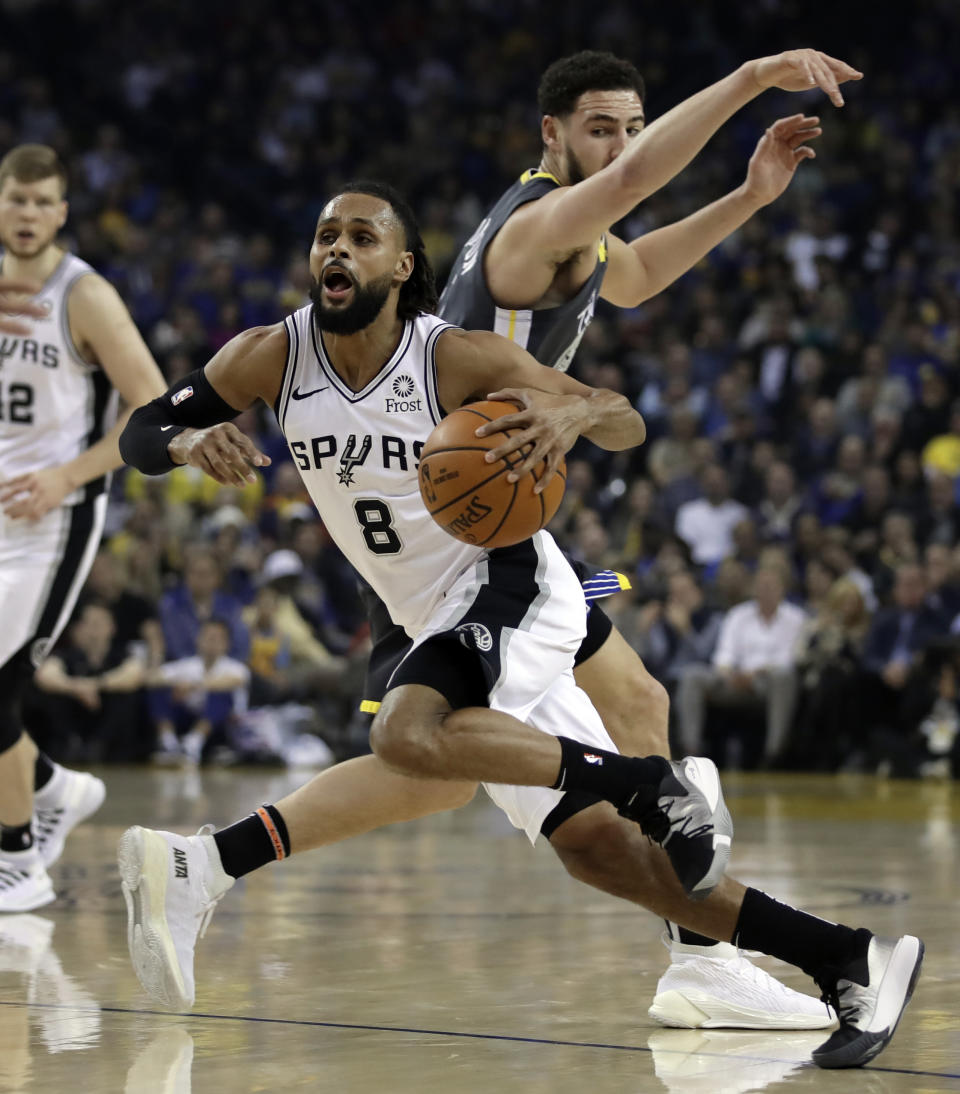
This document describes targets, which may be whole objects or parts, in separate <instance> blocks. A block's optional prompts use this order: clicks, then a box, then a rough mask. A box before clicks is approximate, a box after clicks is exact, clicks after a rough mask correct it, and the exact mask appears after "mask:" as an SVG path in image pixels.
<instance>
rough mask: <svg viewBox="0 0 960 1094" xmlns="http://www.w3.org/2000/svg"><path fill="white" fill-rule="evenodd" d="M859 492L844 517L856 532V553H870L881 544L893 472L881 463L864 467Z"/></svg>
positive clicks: (854, 550)
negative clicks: (881, 529)
mask: <svg viewBox="0 0 960 1094" xmlns="http://www.w3.org/2000/svg"><path fill="white" fill-rule="evenodd" d="M860 484H861V488H860V492H859V496H858V497H857V498H856V500H855V501H854V504H853V507H852V509H851V510H850V512H849V513H848V514H847V516H846V518H845V519H844V524H845V525H846V527H847V528H849V529H850V531H851V532H852V534H853V540H852V548H853V552H854V554H856V555H858V556H864V557H869V556H872V555H875V554H876V553H877V549H878V548H879V546H880V526H881V525H882V523H883V518H884V515H885V514H886V513H887V511H888V510H889V509H890V473H889V471H887V469H886V468H885V467H883V466H881V465H878V464H874V465H872V466H870V467H865V468H864V469H863V474H862V475H861V477H860Z"/></svg>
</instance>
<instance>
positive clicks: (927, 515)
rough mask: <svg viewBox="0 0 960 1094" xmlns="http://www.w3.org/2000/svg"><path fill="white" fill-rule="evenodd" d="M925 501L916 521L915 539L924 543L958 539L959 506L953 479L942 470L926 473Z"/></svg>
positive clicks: (959, 533) (950, 543)
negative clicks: (924, 505)
mask: <svg viewBox="0 0 960 1094" xmlns="http://www.w3.org/2000/svg"><path fill="white" fill-rule="evenodd" d="M926 502H927V504H926V507H925V509H924V511H923V512H922V514H921V516H920V519H919V520H918V521H917V540H918V541H919V542H920V543H921V544H924V545H926V544H928V543H945V544H948V545H952V544H954V543H957V542H958V541H960V506H958V505H957V499H956V491H955V488H954V480H953V479H952V478H951V477H950V476H949V475H947V474H945V473H944V472H943V471H931V472H930V473H929V474H928V475H927V497H926Z"/></svg>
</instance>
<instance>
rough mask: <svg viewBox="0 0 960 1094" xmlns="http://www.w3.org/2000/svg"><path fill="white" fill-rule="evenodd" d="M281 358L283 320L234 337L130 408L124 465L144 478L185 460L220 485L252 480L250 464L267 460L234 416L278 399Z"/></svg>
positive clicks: (124, 436)
mask: <svg viewBox="0 0 960 1094" xmlns="http://www.w3.org/2000/svg"><path fill="white" fill-rule="evenodd" d="M286 359H287V334H286V331H285V329H284V327H283V326H282V324H278V325H276V326H273V327H255V328H254V329H252V330H248V331H244V332H243V333H242V334H238V335H237V336H236V338H233V339H231V340H230V341H229V342H228V343H227V344H226V345H225V346H224V347H223V348H222V349H221V350H220V351H219V352H218V353H217V354H216V355H215V356H214V357H213V358H212V359H211V360H210V361H209V362H208V364H207V365H206V367H205V368H202V369H197V371H196V372H192V373H191V374H190V375H189V376H185V377H183V379H182V380H178V381H177V382H176V383H175V384H173V385H171V387H170V388H169V389H168V390H167V391H166V393H165V394H163V395H161V396H160V397H159V398H157V399H154V400H153V401H152V402H150V403H148V404H147V405H146V406H142V407H140V408H139V409H138V410H136V411H134V413H133V414H132V415H131V418H130V421H129V422H128V423H127V427H126V429H124V431H123V434H122V435H121V437H120V452H121V455H122V456H123V459H124V462H125V463H128V464H129V465H130V466H131V467H136V468H137V469H138V470H139V471H142V472H143V473H144V474H145V475H162V474H164V473H165V472H167V471H171V470H172V469H173V468H174V467H178V466H182V465H184V464H190V465H191V466H192V467H198V468H199V469H200V470H201V471H203V472H204V473H205V474H207V475H209V476H210V477H211V478H212V479H215V480H216V481H217V482H219V483H223V485H224V486H245V485H246V484H247V483H248V482H255V481H256V474H255V473H254V471H253V468H255V467H267V466H269V464H270V458H269V457H268V456H266V455H264V454H263V453H262V452H261V451H260V450H259V449H258V448H257V447H256V445H255V444H254V443H253V441H251V440H250V438H249V437H247V436H246V435H245V434H244V433H241V432H240V430H239V429H237V427H236V426H235V425H233V422H232V419H233V418H235V417H236V416H237V415H238V414H240V413H241V412H242V411H244V410H246V409H247V408H248V407H250V406H252V405H253V404H254V403H255V402H256V401H257V400H258V399H263V400H264V402H266V403H268V404H269V405H271V406H272V405H273V404H274V403H275V402H276V399H277V395H278V394H279V391H280V383H281V380H282V378H283V368H284V364H285V362H286Z"/></svg>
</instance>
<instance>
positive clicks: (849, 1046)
mask: <svg viewBox="0 0 960 1094" xmlns="http://www.w3.org/2000/svg"><path fill="white" fill-rule="evenodd" d="M922 964H923V943H922V942H921V941H920V939H919V938H914V936H913V935H912V934H905V935H903V936H902V937H901V938H878V937H877V936H876V935H873V936H872V937H871V939H870V943H869V945H868V947H867V953H866V956H865V957H861V958H858V959H857V960H856V961H851V962H850V963H849V964H848V965H847V966H846V967H845V968H843V969H838V970H834V972H833V974H832V977H831V978H830V979H821V980H819V981H818V982H819V984H820V986H821V987H822V988H823V992H824V996H825V997H826V998H829V999H830V1001H831V1002H832V1003H833V1005H834V1006H835V1007H836V1008H837V1012H838V1014H839V1015H840V1028H839V1029H838V1030H836V1031H835V1032H834V1033H833V1034H832V1035H831V1036H830V1037H828V1038H827V1040H826V1041H824V1042H823V1044H822V1045H821V1046H820V1047H819V1048H818V1049H816V1051H815V1052H814V1054H813V1062H814V1063H815V1064H817V1065H818V1066H820V1067H829V1068H834V1067H860V1066H861V1064H865V1063H867V1061H868V1060H872V1059H873V1058H874V1056H878V1055H879V1054H880V1053H881V1052H882V1051H883V1049H884V1048H885V1047H886V1046H887V1044H888V1043H889V1041H890V1038H891V1037H892V1036H893V1035H894V1033H895V1032H896V1028H897V1024H898V1023H899V1021H900V1018H901V1017H902V1015H903V1012H904V1009H905V1008H906V1005H907V1003H909V1002H910V996H911V995H913V989H914V987H915V986H916V983H917V979H918V977H919V976H920V966H921V965H922Z"/></svg>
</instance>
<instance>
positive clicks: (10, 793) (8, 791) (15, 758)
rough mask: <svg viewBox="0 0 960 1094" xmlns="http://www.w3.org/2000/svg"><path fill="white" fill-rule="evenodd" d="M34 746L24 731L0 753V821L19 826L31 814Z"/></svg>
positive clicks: (27, 822) (10, 826)
mask: <svg viewBox="0 0 960 1094" xmlns="http://www.w3.org/2000/svg"><path fill="white" fill-rule="evenodd" d="M36 760H37V746H36V745H35V744H34V743H33V741H32V740H31V739H30V737H29V735H28V734H26V733H21V734H20V738H19V740H18V741H17V742H16V744H14V745H13V746H12V747H11V748H8V749H7V750H6V751H5V752H2V753H0V787H2V788H3V792H2V794H0V825H2V826H3V827H4V828H19V827H21V826H23V825H25V824H29V823H30V818H31V817H32V816H33V765H34V764H35V763H36Z"/></svg>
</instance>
